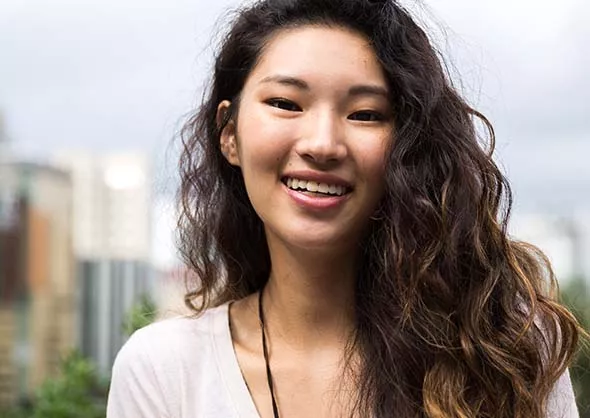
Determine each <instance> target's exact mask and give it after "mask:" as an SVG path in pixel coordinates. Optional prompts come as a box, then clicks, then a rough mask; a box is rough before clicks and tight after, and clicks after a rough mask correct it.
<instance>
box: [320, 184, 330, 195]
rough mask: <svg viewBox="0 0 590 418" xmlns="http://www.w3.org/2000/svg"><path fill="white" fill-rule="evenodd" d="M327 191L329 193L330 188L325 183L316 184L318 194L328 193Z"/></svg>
mask: <svg viewBox="0 0 590 418" xmlns="http://www.w3.org/2000/svg"><path fill="white" fill-rule="evenodd" d="M329 191H330V186H328V185H327V184H326V183H320V184H318V192H320V193H328V192H329Z"/></svg>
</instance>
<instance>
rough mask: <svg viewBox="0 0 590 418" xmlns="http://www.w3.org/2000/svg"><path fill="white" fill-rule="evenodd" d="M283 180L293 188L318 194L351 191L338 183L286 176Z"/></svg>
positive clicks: (330, 194)
mask: <svg viewBox="0 0 590 418" xmlns="http://www.w3.org/2000/svg"><path fill="white" fill-rule="evenodd" d="M282 181H283V183H284V184H285V185H286V186H287V187H288V188H289V189H291V190H295V191H303V192H312V193H315V194H318V195H322V194H323V195H328V196H342V195H344V194H347V193H349V192H350V188H348V187H346V186H340V185H337V184H327V183H318V182H315V181H308V180H301V179H296V178H292V177H286V178H284V179H283V180H282Z"/></svg>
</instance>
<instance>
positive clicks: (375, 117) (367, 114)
mask: <svg viewBox="0 0 590 418" xmlns="http://www.w3.org/2000/svg"><path fill="white" fill-rule="evenodd" d="M348 119H351V120H357V121H360V122H377V121H381V120H383V119H385V117H384V116H383V115H381V114H380V113H377V112H373V111H369V110H363V111H360V112H355V113H353V114H352V115H350V116H349V117H348Z"/></svg>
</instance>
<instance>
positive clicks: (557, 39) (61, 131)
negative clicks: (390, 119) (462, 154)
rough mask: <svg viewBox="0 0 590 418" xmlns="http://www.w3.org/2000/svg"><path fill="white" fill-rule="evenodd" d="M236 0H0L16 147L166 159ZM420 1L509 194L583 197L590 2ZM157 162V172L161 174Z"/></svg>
mask: <svg viewBox="0 0 590 418" xmlns="http://www.w3.org/2000/svg"><path fill="white" fill-rule="evenodd" d="M237 4H238V2H237V1H235V0H225V1H221V0H214V1H213V0H211V1H208V0H190V1H189V0H174V1H171V0H141V1H139V0H92V1H83V2H81V1H78V0H1V1H0V111H1V112H2V113H3V114H4V117H5V120H6V125H7V130H8V133H9V135H10V137H11V138H12V140H13V142H14V144H15V148H16V150H17V151H18V152H19V153H21V154H26V155H30V156H37V157H38V156H41V157H43V156H48V155H50V154H51V153H52V152H54V151H55V150H57V149H62V148H71V147H75V148H89V149H93V150H105V151H107V150H116V149H120V148H123V149H134V148H139V149H142V150H147V151H150V152H152V153H153V154H154V155H158V156H160V157H159V160H158V161H160V162H161V161H163V160H164V158H163V157H161V156H163V155H166V150H167V148H168V145H169V143H170V141H171V138H173V137H174V134H175V132H176V130H177V129H178V127H179V124H180V121H181V120H182V117H183V115H185V114H186V113H187V112H189V111H190V110H191V109H193V108H194V106H195V105H196V103H197V99H198V91H199V87H200V86H201V84H202V82H203V80H204V77H205V75H206V73H207V69H208V68H209V65H210V57H211V54H210V48H209V47H208V45H209V40H210V39H211V36H212V28H214V27H215V22H217V21H218V19H219V17H220V16H221V15H222V13H223V12H225V11H227V9H228V7H231V6H236V5H237ZM403 4H406V5H408V6H409V7H410V8H411V9H413V10H419V11H421V14H422V15H424V8H423V7H417V6H416V3H415V2H413V1H405V2H403ZM426 8H427V14H426V16H427V17H426V18H427V19H429V20H436V21H437V22H438V23H439V24H440V25H439V26H438V28H439V29H440V27H442V28H446V38H445V45H446V46H445V45H443V50H444V51H443V52H445V53H447V54H448V55H450V59H451V62H452V64H453V65H454V66H455V67H457V69H458V71H459V73H460V74H461V75H462V78H463V81H464V83H465V90H464V92H465V94H466V95H467V96H468V97H469V99H470V101H471V102H472V103H473V104H475V105H476V106H477V107H479V108H480V109H481V110H482V111H483V112H484V113H485V114H486V115H488V116H489V117H490V119H491V120H492V122H493V123H494V125H495V127H496V130H497V136H498V158H499V160H500V161H501V163H502V165H503V167H504V168H505V170H506V172H507V174H508V176H509V178H510V179H511V180H512V183H513V186H514V189H515V194H516V198H517V204H518V206H522V207H525V208H527V209H531V210H533V209H536V207H535V206H536V205H540V209H543V210H548V211H556V210H557V211H568V210H570V209H572V208H578V207H588V206H590V163H589V162H588V156H589V155H590V110H589V109H590V105H589V104H588V103H589V102H590V58H589V56H590V49H589V47H588V44H589V43H590V2H588V1H587V0H560V1H559V2H556V1H554V0H516V1H515V0H477V2H475V1H473V0H431V1H430V2H426ZM428 10H429V12H428ZM439 29H437V28H436V27H435V28H434V30H433V33H435V34H436V33H439V32H440V30H439ZM167 164H168V167H169V168H170V167H171V166H172V167H173V166H174V164H175V162H174V161H173V159H170V158H169V159H168V160H167ZM166 176H167V175H166V174H163V172H162V171H159V172H158V173H157V177H158V179H159V182H160V183H161V184H164V183H166Z"/></svg>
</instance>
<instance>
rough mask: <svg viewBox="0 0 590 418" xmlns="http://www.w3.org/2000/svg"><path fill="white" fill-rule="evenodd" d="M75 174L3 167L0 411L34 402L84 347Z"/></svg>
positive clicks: (35, 166)
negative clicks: (75, 244)
mask: <svg viewBox="0 0 590 418" xmlns="http://www.w3.org/2000/svg"><path fill="white" fill-rule="evenodd" d="M71 215H72V185H71V182H70V178H69V176H68V174H67V173H65V172H63V171H60V170H57V169H55V168H52V167H49V166H44V165H38V164H30V163H10V162H8V161H6V160H4V161H2V162H1V164H0V301H1V305H0V334H1V335H0V405H7V404H11V403H13V402H14V401H15V400H17V399H18V398H20V397H25V396H29V395H30V394H32V392H33V391H34V390H35V389H36V388H37V387H38V386H39V385H40V384H41V383H42V382H43V381H44V380H45V379H46V378H47V377H49V376H51V375H52V374H53V373H54V372H55V371H57V368H58V365H59V363H60V360H61V358H62V356H63V355H64V354H66V353H67V352H68V351H69V350H71V349H72V348H73V347H74V346H75V343H76V335H75V326H74V324H75V317H76V313H77V311H76V306H75V297H76V284H75V280H74V258H73V248H72V225H71Z"/></svg>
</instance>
